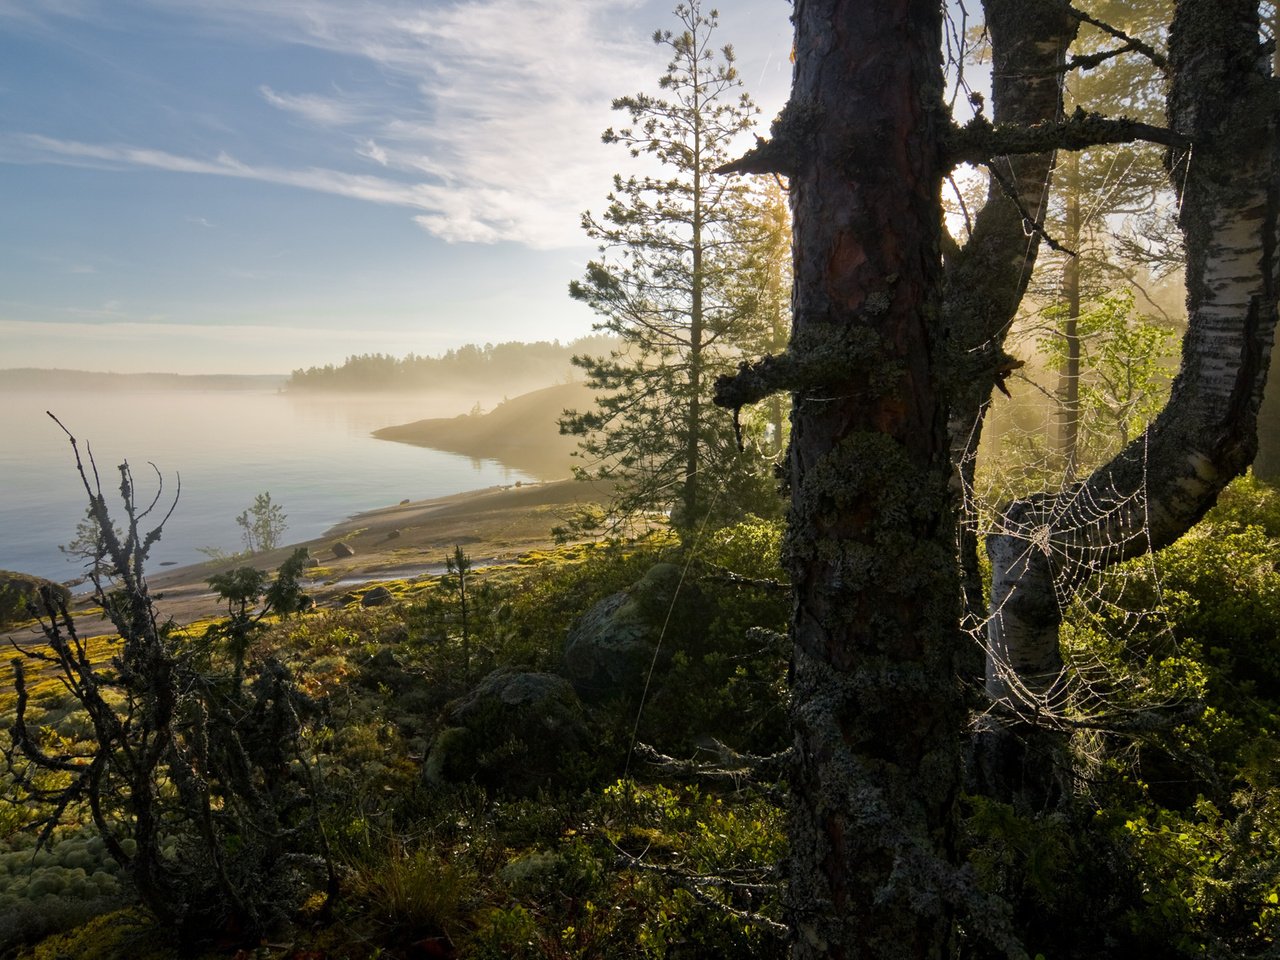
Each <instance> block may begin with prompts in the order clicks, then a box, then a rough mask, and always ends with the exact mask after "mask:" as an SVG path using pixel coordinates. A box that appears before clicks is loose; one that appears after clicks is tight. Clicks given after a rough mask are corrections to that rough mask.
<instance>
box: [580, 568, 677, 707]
mask: <svg viewBox="0 0 1280 960" xmlns="http://www.w3.org/2000/svg"><path fill="white" fill-rule="evenodd" d="M680 579H681V573H680V568H679V567H677V566H676V565H675V564H673V563H657V564H654V565H653V566H652V567H651V568H650V569H649V570H648V572H646V573H645V575H644V576H643V577H641V578H640V579H639V580H638V581H636V583H634V584H632V585H631V586H630V587H628V588H627V589H626V590H621V591H619V592H618V593H614V594H610V595H609V596H607V597H605V598H604V599H603V600H601V601H599V602H598V603H597V604H596V605H595V606H593V607H592V608H591V609H589V610H588V611H587V612H586V613H584V614H583V615H582V617H581V618H579V620H578V621H577V623H575V624H574V625H573V626H572V627H571V628H570V629H569V635H568V637H567V638H566V641H565V648H564V674H565V676H566V677H568V679H569V681H570V682H571V683H572V684H573V688H574V690H575V691H577V693H578V696H580V697H582V699H583V700H586V701H588V702H598V701H601V700H606V699H608V698H610V697H614V696H634V695H637V694H638V693H639V692H640V690H641V689H642V688H643V686H644V681H645V677H647V676H648V673H649V670H650V668H651V666H652V665H653V662H654V656H655V652H656V651H657V650H658V642H659V640H660V638H661V636H662V627H663V624H664V622H665V621H666V619H667V618H666V611H667V610H668V609H669V606H670V604H671V601H672V599H673V597H674V596H675V594H676V591H677V590H678V589H679V587H680Z"/></svg>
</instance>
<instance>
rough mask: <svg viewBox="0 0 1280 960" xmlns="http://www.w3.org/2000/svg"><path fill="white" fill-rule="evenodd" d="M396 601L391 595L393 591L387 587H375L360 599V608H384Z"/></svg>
mask: <svg viewBox="0 0 1280 960" xmlns="http://www.w3.org/2000/svg"><path fill="white" fill-rule="evenodd" d="M394 599H395V597H394V596H392V595H391V591H390V590H388V589H387V588H386V587H374V588H373V589H372V590H366V591H365V593H364V596H362V597H361V598H360V606H362V607H382V606H386V605H387V604H388V603H390V602H391V601H392V600H394Z"/></svg>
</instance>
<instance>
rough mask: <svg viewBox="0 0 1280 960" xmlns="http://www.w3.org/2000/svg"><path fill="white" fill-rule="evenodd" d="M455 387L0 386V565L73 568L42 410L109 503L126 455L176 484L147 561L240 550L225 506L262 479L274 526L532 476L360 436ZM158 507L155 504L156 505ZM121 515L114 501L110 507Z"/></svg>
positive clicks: (312, 526) (67, 469) (63, 480)
mask: <svg viewBox="0 0 1280 960" xmlns="http://www.w3.org/2000/svg"><path fill="white" fill-rule="evenodd" d="M459 402H461V401H460V400H459V399H457V398H432V397H404V396H400V397H386V396H379V397H373V398H370V397H324V398H317V397H298V396H295V395H292V394H280V393H277V392H275V391H274V390H271V389H268V388H264V387H255V388H254V389H246V390H145V389H128V390H120V391H101V392H88V391H75V390H54V389H43V388H42V389H39V390H23V391H0V569H5V570H19V571H23V572H26V573H33V574H38V575H40V576H45V577H50V578H52V579H55V580H66V579H70V578H72V577H75V576H78V575H79V574H80V572H81V571H80V566H81V565H82V561H73V560H70V559H68V558H67V557H65V556H64V555H63V554H62V553H61V552H60V551H59V550H58V545H59V544H65V543H67V542H69V541H70V540H71V539H72V538H73V536H74V535H75V527H76V523H77V522H78V521H79V520H80V519H81V518H83V516H84V511H85V507H86V505H87V499H86V496H85V492H84V489H83V487H82V486H81V484H80V479H79V477H78V475H77V474H76V472H75V460H74V457H73V455H72V451H71V446H70V444H69V443H68V441H67V438H66V436H65V435H64V434H63V433H62V431H61V430H59V429H58V426H57V424H55V423H54V422H53V421H51V420H50V419H49V418H48V417H47V416H46V415H45V411H46V410H51V411H53V412H54V413H55V414H56V415H57V416H58V418H59V419H60V420H61V421H62V422H63V423H64V424H66V426H67V428H68V429H69V430H71V432H72V433H73V434H75V436H76V438H77V439H78V440H79V441H80V449H81V453H82V455H83V454H84V453H85V452H86V442H87V444H88V445H89V446H90V447H91V448H92V451H93V454H94V458H95V459H96V461H97V465H98V471H99V474H100V475H101V477H102V486H103V490H104V491H105V492H106V493H107V494H108V497H107V502H108V505H109V506H112V507H115V506H116V505H118V503H119V496H118V492H117V491H118V489H119V485H120V484H119V474H118V472H117V470H116V467H117V465H118V464H119V463H120V462H121V461H123V460H127V461H128V462H129V465H130V467H131V468H132V471H133V474H134V478H135V481H136V483H137V486H138V489H139V497H138V499H139V500H144V495H145V501H148V502H149V500H150V498H151V496H152V495H153V494H154V492H155V489H156V475H155V472H154V471H153V470H152V469H151V467H150V466H148V461H151V462H153V463H154V464H155V465H156V466H157V467H158V468H159V470H160V472H161V474H162V475H163V477H164V496H163V497H162V502H163V503H164V504H166V505H167V503H168V500H169V499H170V498H171V494H172V493H173V491H174V490H175V489H176V483H175V480H176V477H177V475H178V474H181V478H182V494H181V497H180V499H179V502H178V505H177V509H176V510H175V511H174V514H173V516H172V518H171V519H170V520H169V522H168V523H167V524H166V525H165V528H164V536H163V539H161V541H160V542H159V543H158V544H156V545H155V547H154V548H153V549H152V552H151V558H150V562H149V564H148V570H149V571H150V572H151V573H153V574H154V573H157V572H159V571H160V569H161V566H160V565H161V564H173V563H177V564H187V563H196V562H199V561H200V560H203V559H205V556H204V555H203V554H201V553H200V548H201V547H216V548H218V549H221V550H225V551H228V552H231V551H234V550H238V549H240V548H241V546H242V544H241V541H240V528H239V527H238V526H237V525H236V523H235V518H236V516H237V515H238V514H239V513H240V512H241V511H243V510H244V509H245V508H246V507H248V506H250V505H251V504H252V503H253V499H254V497H255V496H256V495H257V494H258V493H261V492H264V491H267V492H270V494H271V498H272V501H273V502H275V503H278V504H280V506H281V507H282V508H283V509H284V512H285V515H286V517H287V523H288V529H287V530H286V532H285V536H284V539H285V540H286V541H287V542H297V541H301V540H307V539H310V538H312V537H316V536H319V535H320V534H322V533H323V532H324V531H325V530H327V529H328V528H329V527H331V526H333V525H334V524H335V523H338V522H339V521H341V520H343V519H345V518H346V517H348V516H350V515H351V514H353V513H358V512H360V511H362V510H369V509H372V508H375V507H381V506H386V505H388V504H394V503H398V502H399V501H401V500H403V499H405V498H411V499H414V500H420V499H424V498H429V497H439V496H446V495H448V494H452V493H460V492H462V491H465V490H476V489H481V488H483V487H489V486H493V485H495V484H509V483H514V482H515V481H517V480H528V479H530V478H529V477H528V476H526V475H525V474H523V473H520V472H518V471H514V470H510V469H507V468H505V467H504V466H502V465H501V464H499V463H497V462H495V461H492V460H485V461H480V460H472V459H470V458H467V457H460V456H455V455H453V454H448V453H442V452H440V451H436V450H430V449H426V448H423V447H413V446H408V445H405V444H400V443H391V442H388V441H385V440H375V439H374V438H373V437H371V436H370V435H369V433H370V431H372V430H374V429H377V428H378V427H385V426H388V425H390V424H395V423H405V422H408V421H411V420H419V419H422V418H425V417H436V416H453V415H456V414H458V413H462V412H465V410H466V408H467V407H468V406H469V405H470V403H469V402H467V403H465V404H464V405H463V406H462V407H459V406H458V403H459ZM157 512H158V513H161V514H162V513H163V511H162V510H161V509H160V508H157ZM117 513H118V514H119V515H121V516H122V515H123V512H122V511H117Z"/></svg>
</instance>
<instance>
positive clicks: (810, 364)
mask: <svg viewBox="0 0 1280 960" xmlns="http://www.w3.org/2000/svg"><path fill="white" fill-rule="evenodd" d="M795 23H796V46H795V56H796V71H795V85H794V88H793V93H792V103H791V109H792V110H793V111H796V110H799V111H804V112H805V113H807V114H808V115H809V116H810V117H815V118H817V119H818V122H816V123H814V124H813V125H812V126H811V128H810V135H809V137H808V139H807V140H806V141H805V142H804V144H803V149H801V150H799V151H797V154H798V160H797V164H796V168H795V170H794V175H793V179H792V182H791V191H792V203H793V212H794V228H793V229H794V238H795V240H794V242H795V295H794V300H793V306H794V312H795V316H794V327H793V335H792V344H791V349H790V355H791V361H792V362H794V364H795V365H796V366H797V367H798V368H799V369H801V370H804V371H807V373H806V375H805V378H804V379H805V380H806V385H805V386H804V387H803V388H802V389H800V390H799V391H798V392H797V393H796V395H795V408H794V412H793V414H792V434H791V445H790V452H789V470H790V481H791V490H792V504H791V513H790V525H789V527H790V530H789V534H788V540H787V546H786V557H787V564H788V567H789V570H790V574H791V578H792V582H793V585H794V590H795V601H796V607H795V616H794V623H793V640H794V650H793V659H792V665H791V686H792V704H793V706H792V715H791V719H792V723H793V726H794V733H795V749H794V757H795V761H794V768H793V770H792V773H791V788H792V796H793V801H792V807H791V811H790V818H791V819H790V870H789V875H790V883H789V892H788V899H787V913H788V920H789V926H790V929H791V931H792V937H793V944H792V949H793V952H792V955H793V957H795V958H809V957H815V958H816V957H823V958H844V957H855V956H857V957H899V958H914V957H920V958H924V957H942V956H944V955H946V954H947V952H948V944H949V943H950V941H951V939H952V936H953V913H954V911H955V904H954V898H953V894H954V882H953V881H954V875H953V872H952V869H951V866H950V864H949V860H950V857H951V854H952V836H951V832H952V807H953V802H954V798H955V795H956V792H957V789H958V783H959V769H960V753H961V751H960V738H961V732H962V731H963V728H964V709H963V702H962V696H961V688H960V684H959V683H958V681H957V657H958V655H959V650H960V649H961V648H962V646H963V642H962V640H961V635H960V632H959V629H958V614H959V609H958V597H959V584H958V582H957V578H956V574H955V565H954V563H953V557H954V550H955V530H956V528H955V520H954V515H953V511H952V509H951V500H950V497H949V494H948V480H949V474H950V469H949V456H948V446H947V435H946V429H945V406H944V397H943V395H942V392H941V389H940V376H941V371H940V369H939V359H940V351H939V350H938V349H937V348H936V344H937V342H938V340H939V336H938V333H939V326H940V325H939V320H940V311H939V306H940V301H939V294H940V292H941V286H942V263H941V255H940V239H941V226H940V225H941V209H940V203H939V189H940V184H941V178H942V174H943V172H944V161H943V155H942V146H943V141H944V137H945V134H946V130H947V117H946V114H945V111H944V109H943V106H942V71H941V65H940V53H939V51H940V43H941V8H940V5H939V4H937V3H936V2H935V0H904V2H900V3H867V2H866V0H799V2H797V4H796V12H795Z"/></svg>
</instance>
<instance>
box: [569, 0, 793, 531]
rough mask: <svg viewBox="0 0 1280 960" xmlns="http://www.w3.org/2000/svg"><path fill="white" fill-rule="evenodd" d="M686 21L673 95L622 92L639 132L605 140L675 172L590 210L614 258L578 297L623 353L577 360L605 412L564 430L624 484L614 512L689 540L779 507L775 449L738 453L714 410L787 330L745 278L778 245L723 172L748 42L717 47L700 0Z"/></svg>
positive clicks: (675, 59)
mask: <svg viewBox="0 0 1280 960" xmlns="http://www.w3.org/2000/svg"><path fill="white" fill-rule="evenodd" d="M676 17H677V20H678V27H677V29H676V30H675V31H674V32H673V31H670V30H662V31H658V32H657V33H656V34H655V35H654V40H655V42H656V43H657V44H659V45H660V46H663V47H665V48H667V49H668V50H669V51H670V54H671V61H670V62H669V64H668V65H667V72H666V73H665V74H664V75H663V76H662V77H661V78H660V79H659V81H658V86H659V88H660V89H661V90H662V91H663V93H664V94H665V95H666V98H665V99H664V98H662V97H655V96H652V95H650V94H647V93H639V94H635V95H633V96H626V97H619V98H618V99H616V100H615V101H614V103H613V106H614V109H615V110H620V111H623V112H625V113H626V114H627V115H628V116H629V118H630V123H631V126H627V127H624V128H620V129H617V130H615V129H612V128H611V129H609V130H606V131H605V133H604V136H603V139H604V141H605V142H606V143H616V144H620V145H622V146H624V147H626V148H627V150H628V151H629V153H630V154H631V156H632V157H633V158H640V157H642V156H644V157H647V158H651V159H652V160H654V161H657V163H658V164H660V165H661V167H662V168H663V172H662V174H661V175H660V176H654V175H646V176H631V177H626V178H624V177H623V176H621V175H616V176H615V177H614V183H613V190H612V191H611V192H610V194H609V196H608V206H607V207H606V209H605V211H604V214H603V215H602V216H599V217H597V216H595V215H592V214H590V213H587V214H584V215H583V218H582V222H583V228H584V229H585V230H586V232H587V235H588V236H590V237H591V238H592V239H593V240H596V241H598V242H599V244H600V250H601V253H602V257H601V258H600V259H598V260H593V261H591V262H590V263H588V265H587V269H586V274H585V276H584V277H583V278H582V279H581V280H577V281H574V282H573V283H571V284H570V285H569V294H570V296H571V297H573V298H574V299H575V300H579V301H581V302H583V303H585V304H587V305H588V306H590V307H591V308H592V309H593V310H594V311H595V312H596V313H597V314H598V315H599V316H600V317H601V320H600V321H599V322H598V323H597V325H596V329H599V330H607V331H609V332H610V333H611V334H613V335H615V336H616V337H617V338H618V339H619V340H620V341H621V347H619V348H618V349H615V350H614V351H613V352H612V353H611V354H610V355H608V356H607V357H601V356H592V355H587V354H581V355H578V356H575V357H574V363H575V364H576V365H577V366H579V367H581V368H582V369H583V370H584V371H585V372H586V376H587V383H588V385H589V386H591V387H592V388H594V389H595V390H596V391H597V392H598V398H597V408H596V409H594V410H588V411H583V412H578V411H572V410H571V411H566V415H565V417H564V419H562V420H561V431H562V432H564V433H570V434H574V435H577V436H581V437H582V438H583V441H582V444H581V447H582V455H583V457H584V458H585V459H586V461H587V466H586V467H585V468H583V469H582V470H581V471H580V475H583V476H590V477H594V478H602V479H609V480H612V481H614V482H615V484H616V487H615V489H616V496H617V502H616V504H615V506H616V509H617V513H616V515H615V517H613V518H611V519H613V520H615V521H617V520H619V519H622V518H626V517H628V516H630V515H632V514H634V513H637V512H644V511H667V510H670V511H671V518H672V521H673V523H674V524H675V525H676V527H677V529H680V530H684V531H688V530H691V529H693V528H694V527H696V525H697V524H698V523H699V522H700V521H701V520H702V519H703V518H704V517H706V516H708V515H710V514H716V513H717V512H718V513H719V514H720V515H732V514H733V511H734V510H735V509H741V508H743V507H745V508H747V509H752V508H754V509H756V510H765V509H767V507H766V506H765V505H764V504H765V502H767V500H768V496H767V494H764V493H762V492H761V491H762V490H764V489H767V486H768V483H767V471H765V470H763V464H762V460H761V458H760V456H759V455H758V454H757V455H749V454H745V453H742V452H741V451H740V450H739V449H738V444H737V439H736V437H735V435H734V431H733V428H732V425H731V423H730V422H729V419H728V417H727V416H725V415H723V414H716V413H715V411H714V408H713V407H712V405H711V402H710V398H711V391H712V387H713V381H714V379H715V377H716V375H717V374H719V373H725V372H728V371H729V370H730V369H732V367H733V366H734V364H735V363H736V359H737V354H736V353H735V350H737V349H740V348H741V347H743V346H744V345H745V344H746V343H747V342H748V341H749V339H750V336H751V335H750V333H749V331H751V330H753V329H754V328H755V327H756V326H758V325H759V324H761V323H764V324H769V323H776V321H777V317H776V316H774V317H772V318H765V319H763V320H762V319H761V316H760V314H758V313H756V312H754V309H753V308H759V306H760V303H759V300H760V298H759V297H758V296H753V295H751V293H754V291H750V288H752V287H758V286H759V284H758V283H753V281H752V280H751V279H748V278H746V277H745V276H744V273H745V271H747V269H748V259H749V254H751V255H754V256H756V257H757V258H758V257H759V256H761V255H763V253H764V252H765V251H768V252H769V253H776V251H777V246H776V244H773V245H770V244H768V243H765V242H764V241H763V240H760V239H759V236H760V234H761V233H763V232H765V231H764V230H763V228H761V227H759V226H756V225H754V224H752V225H748V223H747V222H744V221H746V218H747V216H748V215H749V213H750V212H751V210H750V208H749V207H748V206H747V198H748V195H749V190H748V188H747V187H746V186H745V185H743V184H742V183H738V182H731V181H730V182H726V181H714V180H713V178H712V174H713V172H714V170H715V169H716V168H717V167H719V166H720V165H722V164H723V163H725V162H726V161H727V160H728V150H729V148H730V145H731V143H732V142H733V141H734V139H735V138H736V137H738V135H740V134H742V133H743V132H745V131H746V130H748V129H750V127H751V125H752V122H753V117H754V115H755V113H756V112H757V108H756V106H755V105H754V103H752V101H751V99H750V98H749V97H748V96H747V94H746V93H744V92H741V91H742V82H741V80H740V78H739V77H738V73H737V69H736V67H735V66H734V55H733V48H732V47H729V46H725V47H723V48H722V49H721V50H720V51H719V52H718V54H717V51H716V50H715V49H714V47H713V46H712V42H711V35H712V33H713V32H714V30H715V29H716V25H717V18H716V13H715V11H711V12H710V14H709V15H705V16H704V15H703V13H702V12H701V7H700V4H699V3H697V2H693V3H691V4H681V5H679V6H678V7H677V8H676ZM753 227H754V229H753ZM753 266H754V268H755V269H756V271H757V273H758V272H759V271H760V270H761V269H763V268H761V267H760V265H759V263H758V262H757V263H755V264H753ZM753 488H754V489H755V491H756V493H755V494H752V493H751V492H750V491H751V490H752V489H753ZM721 491H725V492H724V493H723V495H721ZM775 509H776V508H775Z"/></svg>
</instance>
